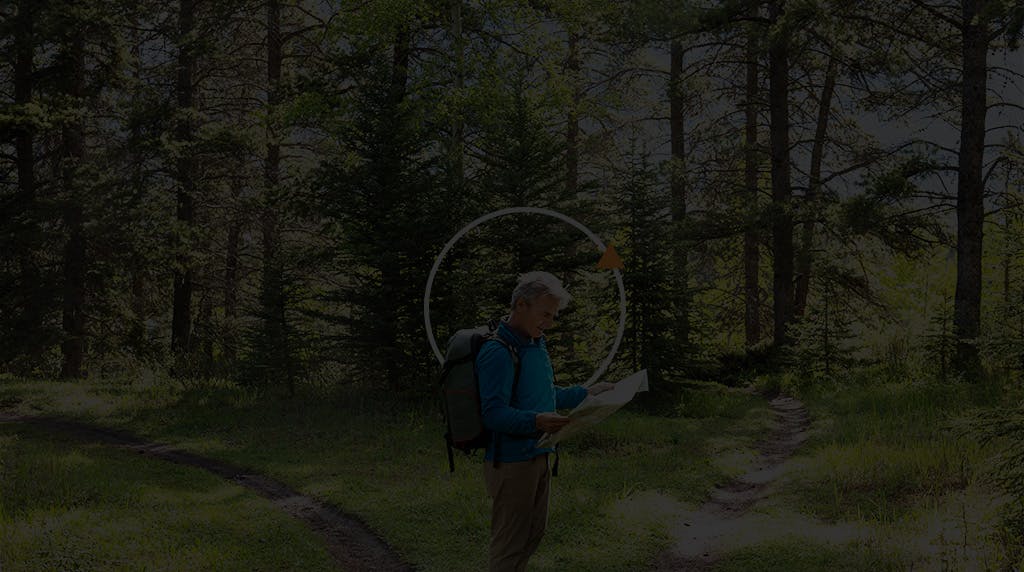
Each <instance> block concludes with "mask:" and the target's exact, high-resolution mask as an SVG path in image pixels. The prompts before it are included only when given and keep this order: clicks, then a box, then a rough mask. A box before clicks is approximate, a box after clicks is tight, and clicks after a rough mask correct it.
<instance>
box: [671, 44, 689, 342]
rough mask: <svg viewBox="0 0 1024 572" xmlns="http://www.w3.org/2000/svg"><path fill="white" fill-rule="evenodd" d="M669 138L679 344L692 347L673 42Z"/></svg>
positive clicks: (678, 69) (678, 68) (678, 49)
mask: <svg viewBox="0 0 1024 572" xmlns="http://www.w3.org/2000/svg"><path fill="white" fill-rule="evenodd" d="M669 51H670V56H669V58H670V61H669V96H668V97H669V138H670V147H671V152H672V159H671V175H670V180H669V186H670V195H671V201H672V204H671V207H670V212H671V216H672V229H673V237H674V240H673V241H672V262H673V266H674V269H675V280H676V285H677V288H678V290H677V292H678V294H677V295H676V312H675V314H676V315H675V323H676V327H677V330H676V335H677V339H678V341H679V343H680V344H681V345H683V346H688V345H689V343H690V315H689V314H690V300H689V295H690V293H689V268H688V267H687V266H688V265H687V255H688V253H687V248H686V242H685V240H684V238H685V237H684V235H683V232H682V231H683V225H684V224H685V222H686V192H687V189H686V148H685V144H684V140H683V137H684V132H683V130H684V127H685V125H684V119H685V118H684V114H683V104H684V101H683V86H682V81H683V55H684V51H683V44H682V43H681V42H680V41H679V40H672V43H671V45H670V48H669Z"/></svg>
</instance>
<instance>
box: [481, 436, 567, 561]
mask: <svg viewBox="0 0 1024 572" xmlns="http://www.w3.org/2000/svg"><path fill="white" fill-rule="evenodd" d="M484 482H485V483H486V484H487V494H488V496H490V497H491V499H493V502H492V504H491V548H490V570H491V572H506V571H513V572H523V571H524V570H526V562H527V561H528V560H529V559H530V556H533V553H534V552H536V551H537V547H538V546H539V545H540V539H541V538H542V537H543V536H544V529H545V527H547V523H548V496H549V493H550V491H551V473H550V472H549V471H548V456H547V455H546V454H544V455H540V456H537V457H534V458H533V459H530V460H529V461H522V462H518V463H498V467H497V468H495V467H494V463H493V462H492V461H486V462H484Z"/></svg>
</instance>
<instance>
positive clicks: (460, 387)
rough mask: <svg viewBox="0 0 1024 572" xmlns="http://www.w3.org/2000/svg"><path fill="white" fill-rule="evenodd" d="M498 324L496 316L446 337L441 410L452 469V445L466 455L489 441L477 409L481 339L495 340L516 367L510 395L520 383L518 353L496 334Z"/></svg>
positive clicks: (453, 469)
mask: <svg viewBox="0 0 1024 572" xmlns="http://www.w3.org/2000/svg"><path fill="white" fill-rule="evenodd" d="M497 328H498V322H497V320H490V321H488V322H487V325H486V326H480V327H478V328H470V329H464V330H459V331H457V332H455V334H454V335H452V337H451V338H449V340H448V348H447V351H446V353H445V359H444V365H443V366H442V367H441V412H442V414H443V415H444V420H445V426H446V429H447V433H445V436H444V437H445V441H446V442H447V446H448V467H449V469H450V471H451V472H455V459H454V456H453V454H452V450H453V449H458V450H460V451H462V452H463V453H466V454H467V455H469V454H471V453H472V452H473V451H475V450H477V449H482V448H485V447H487V445H488V444H489V443H490V442H491V432H490V431H488V430H487V428H486V427H484V420H483V412H482V411H481V409H480V383H479V379H478V378H477V373H476V357H477V354H479V353H480V348H482V347H483V345H484V343H486V342H488V341H490V340H495V341H497V342H499V343H500V344H501V345H503V346H504V347H505V348H506V349H507V350H508V352H509V355H510V356H511V357H512V364H513V366H514V367H515V376H514V377H513V380H512V395H513V396H514V395H515V394H516V389H517V388H518V385H519V369H520V368H519V354H518V352H517V351H516V349H515V348H514V347H513V346H512V344H510V343H508V342H507V341H506V340H505V339H504V338H502V337H501V336H500V335H498V331H497Z"/></svg>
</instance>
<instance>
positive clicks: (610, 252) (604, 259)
mask: <svg viewBox="0 0 1024 572" xmlns="http://www.w3.org/2000/svg"><path fill="white" fill-rule="evenodd" d="M597 267H598V268H601V269H604V270H611V269H612V268H618V269H620V270H621V269H623V268H625V267H624V266H623V265H622V258H621V257H620V256H619V253H618V252H615V247H614V246H612V245H611V244H608V248H606V249H604V254H602V255H601V260H598V261H597Z"/></svg>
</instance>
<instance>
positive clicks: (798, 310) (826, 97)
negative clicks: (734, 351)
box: [793, 55, 837, 318]
mask: <svg viewBox="0 0 1024 572" xmlns="http://www.w3.org/2000/svg"><path fill="white" fill-rule="evenodd" d="M836 67H837V66H836V59H835V57H834V56H832V55H830V56H829V58H828V67H827V69H826V70H825V85H824V86H822V88H821V99H820V100H819V101H818V122H817V124H816V125H815V128H814V144H813V146H812V147H811V167H810V173H809V177H808V179H809V181H808V184H807V195H806V196H805V197H804V213H805V214H804V216H805V217H806V218H805V220H804V221H803V234H802V236H801V241H800V253H799V255H797V261H796V298H795V300H794V303H793V313H794V315H795V316H796V317H798V318H801V317H803V315H804V310H805V309H806V307H807V294H808V292H809V291H810V285H811V261H812V259H813V256H812V253H813V252H814V219H815V217H816V216H818V207H819V206H820V198H821V162H822V158H823V157H824V155H825V140H826V137H827V135H828V120H829V116H830V115H831V114H832V96H833V94H834V93H835V89H836Z"/></svg>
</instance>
